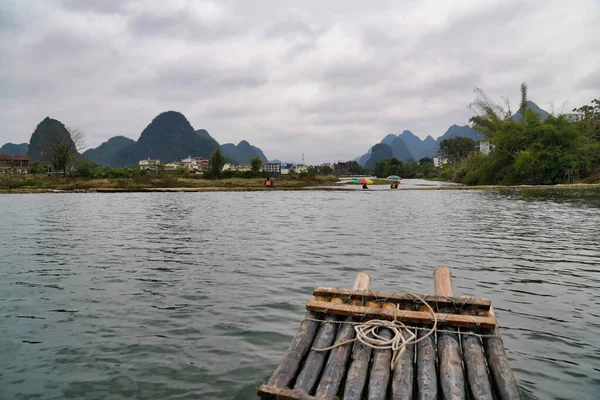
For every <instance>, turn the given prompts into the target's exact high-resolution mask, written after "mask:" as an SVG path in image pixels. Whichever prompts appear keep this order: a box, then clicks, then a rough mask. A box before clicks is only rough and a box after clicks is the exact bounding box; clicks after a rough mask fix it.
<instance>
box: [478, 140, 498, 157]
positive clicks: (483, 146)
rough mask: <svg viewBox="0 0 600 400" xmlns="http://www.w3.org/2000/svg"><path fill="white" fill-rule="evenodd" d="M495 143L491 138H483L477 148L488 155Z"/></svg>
mask: <svg viewBox="0 0 600 400" xmlns="http://www.w3.org/2000/svg"><path fill="white" fill-rule="evenodd" d="M493 148H494V145H493V144H492V142H490V141H489V140H482V141H481V142H479V143H478V144H477V146H476V147H475V150H476V151H478V152H480V153H481V154H485V155H486V156H487V155H488V154H490V153H491V152H492V149H493Z"/></svg>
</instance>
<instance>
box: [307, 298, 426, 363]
mask: <svg viewBox="0 0 600 400" xmlns="http://www.w3.org/2000/svg"><path fill="white" fill-rule="evenodd" d="M409 295H411V296H414V297H416V298H417V299H418V300H419V301H420V302H422V303H423V304H424V305H425V306H427V308H428V309H429V311H430V312H431V316H432V320H433V327H432V328H431V329H429V332H427V333H426V334H425V335H423V336H421V337H420V338H419V339H416V340H415V338H416V335H415V333H414V332H413V331H412V330H411V329H410V327H409V326H406V325H405V324H404V323H402V322H401V321H399V320H398V314H397V313H398V311H400V309H399V307H398V305H397V304H395V305H394V320H393V321H385V320H380V319H372V320H368V321H365V322H362V323H358V324H355V325H354V331H355V332H356V337H355V338H354V339H349V340H345V341H343V342H340V343H337V344H335V345H333V346H329V347H326V348H323V349H316V348H314V347H313V348H312V349H313V350H314V351H318V352H322V351H329V350H332V349H335V348H336V347H340V346H344V345H346V344H349V343H352V342H356V341H359V342H360V343H362V344H363V345H365V346H368V347H371V348H373V349H376V350H392V360H391V364H390V369H392V370H393V369H394V367H395V366H396V364H397V363H398V361H399V360H400V358H402V355H403V354H404V351H405V350H406V346H408V345H414V344H417V343H419V342H420V341H422V340H425V339H426V338H428V337H429V336H430V335H432V334H433V333H434V332H435V331H436V329H437V317H436V315H435V312H434V311H433V308H431V306H430V305H429V304H428V303H427V302H426V301H425V300H423V298H421V297H419V296H416V295H412V294H410V293H409ZM334 322H341V321H334ZM380 329H388V330H389V331H391V332H392V334H393V335H392V338H391V339H387V338H385V337H383V336H381V335H380V334H379V333H378V332H379V330H380ZM404 332H406V334H404ZM405 336H406V337H405Z"/></svg>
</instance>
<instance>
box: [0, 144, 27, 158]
mask: <svg viewBox="0 0 600 400" xmlns="http://www.w3.org/2000/svg"><path fill="white" fill-rule="evenodd" d="M27 149H29V143H21V144H14V143H6V144H5V145H4V146H2V147H0V154H5V155H7V156H24V155H27Z"/></svg>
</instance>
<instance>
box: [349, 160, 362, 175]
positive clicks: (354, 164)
mask: <svg viewBox="0 0 600 400" xmlns="http://www.w3.org/2000/svg"><path fill="white" fill-rule="evenodd" d="M348 172H350V174H351V175H363V174H364V173H365V169H364V168H363V167H361V166H360V164H359V163H358V161H351V162H350V168H349V169H348Z"/></svg>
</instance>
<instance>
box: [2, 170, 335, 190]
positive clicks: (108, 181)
mask: <svg viewBox="0 0 600 400" xmlns="http://www.w3.org/2000/svg"><path fill="white" fill-rule="evenodd" d="M337 180H338V178H337V177H336V176H334V175H329V176H314V177H302V178H299V177H284V178H278V179H275V180H274V183H275V187H276V190H281V189H283V190H294V189H303V188H307V187H319V186H330V185H334V184H335V183H336V182H337ZM264 182H265V180H264V178H228V179H217V180H209V179H203V178H201V177H182V176H173V175H158V176H157V175H137V176H133V177H128V178H101V179H98V178H82V177H60V176H47V175H1V174H0V193H53V192H136V191H214V190H235V191H240V190H273V189H270V188H265V186H264Z"/></svg>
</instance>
